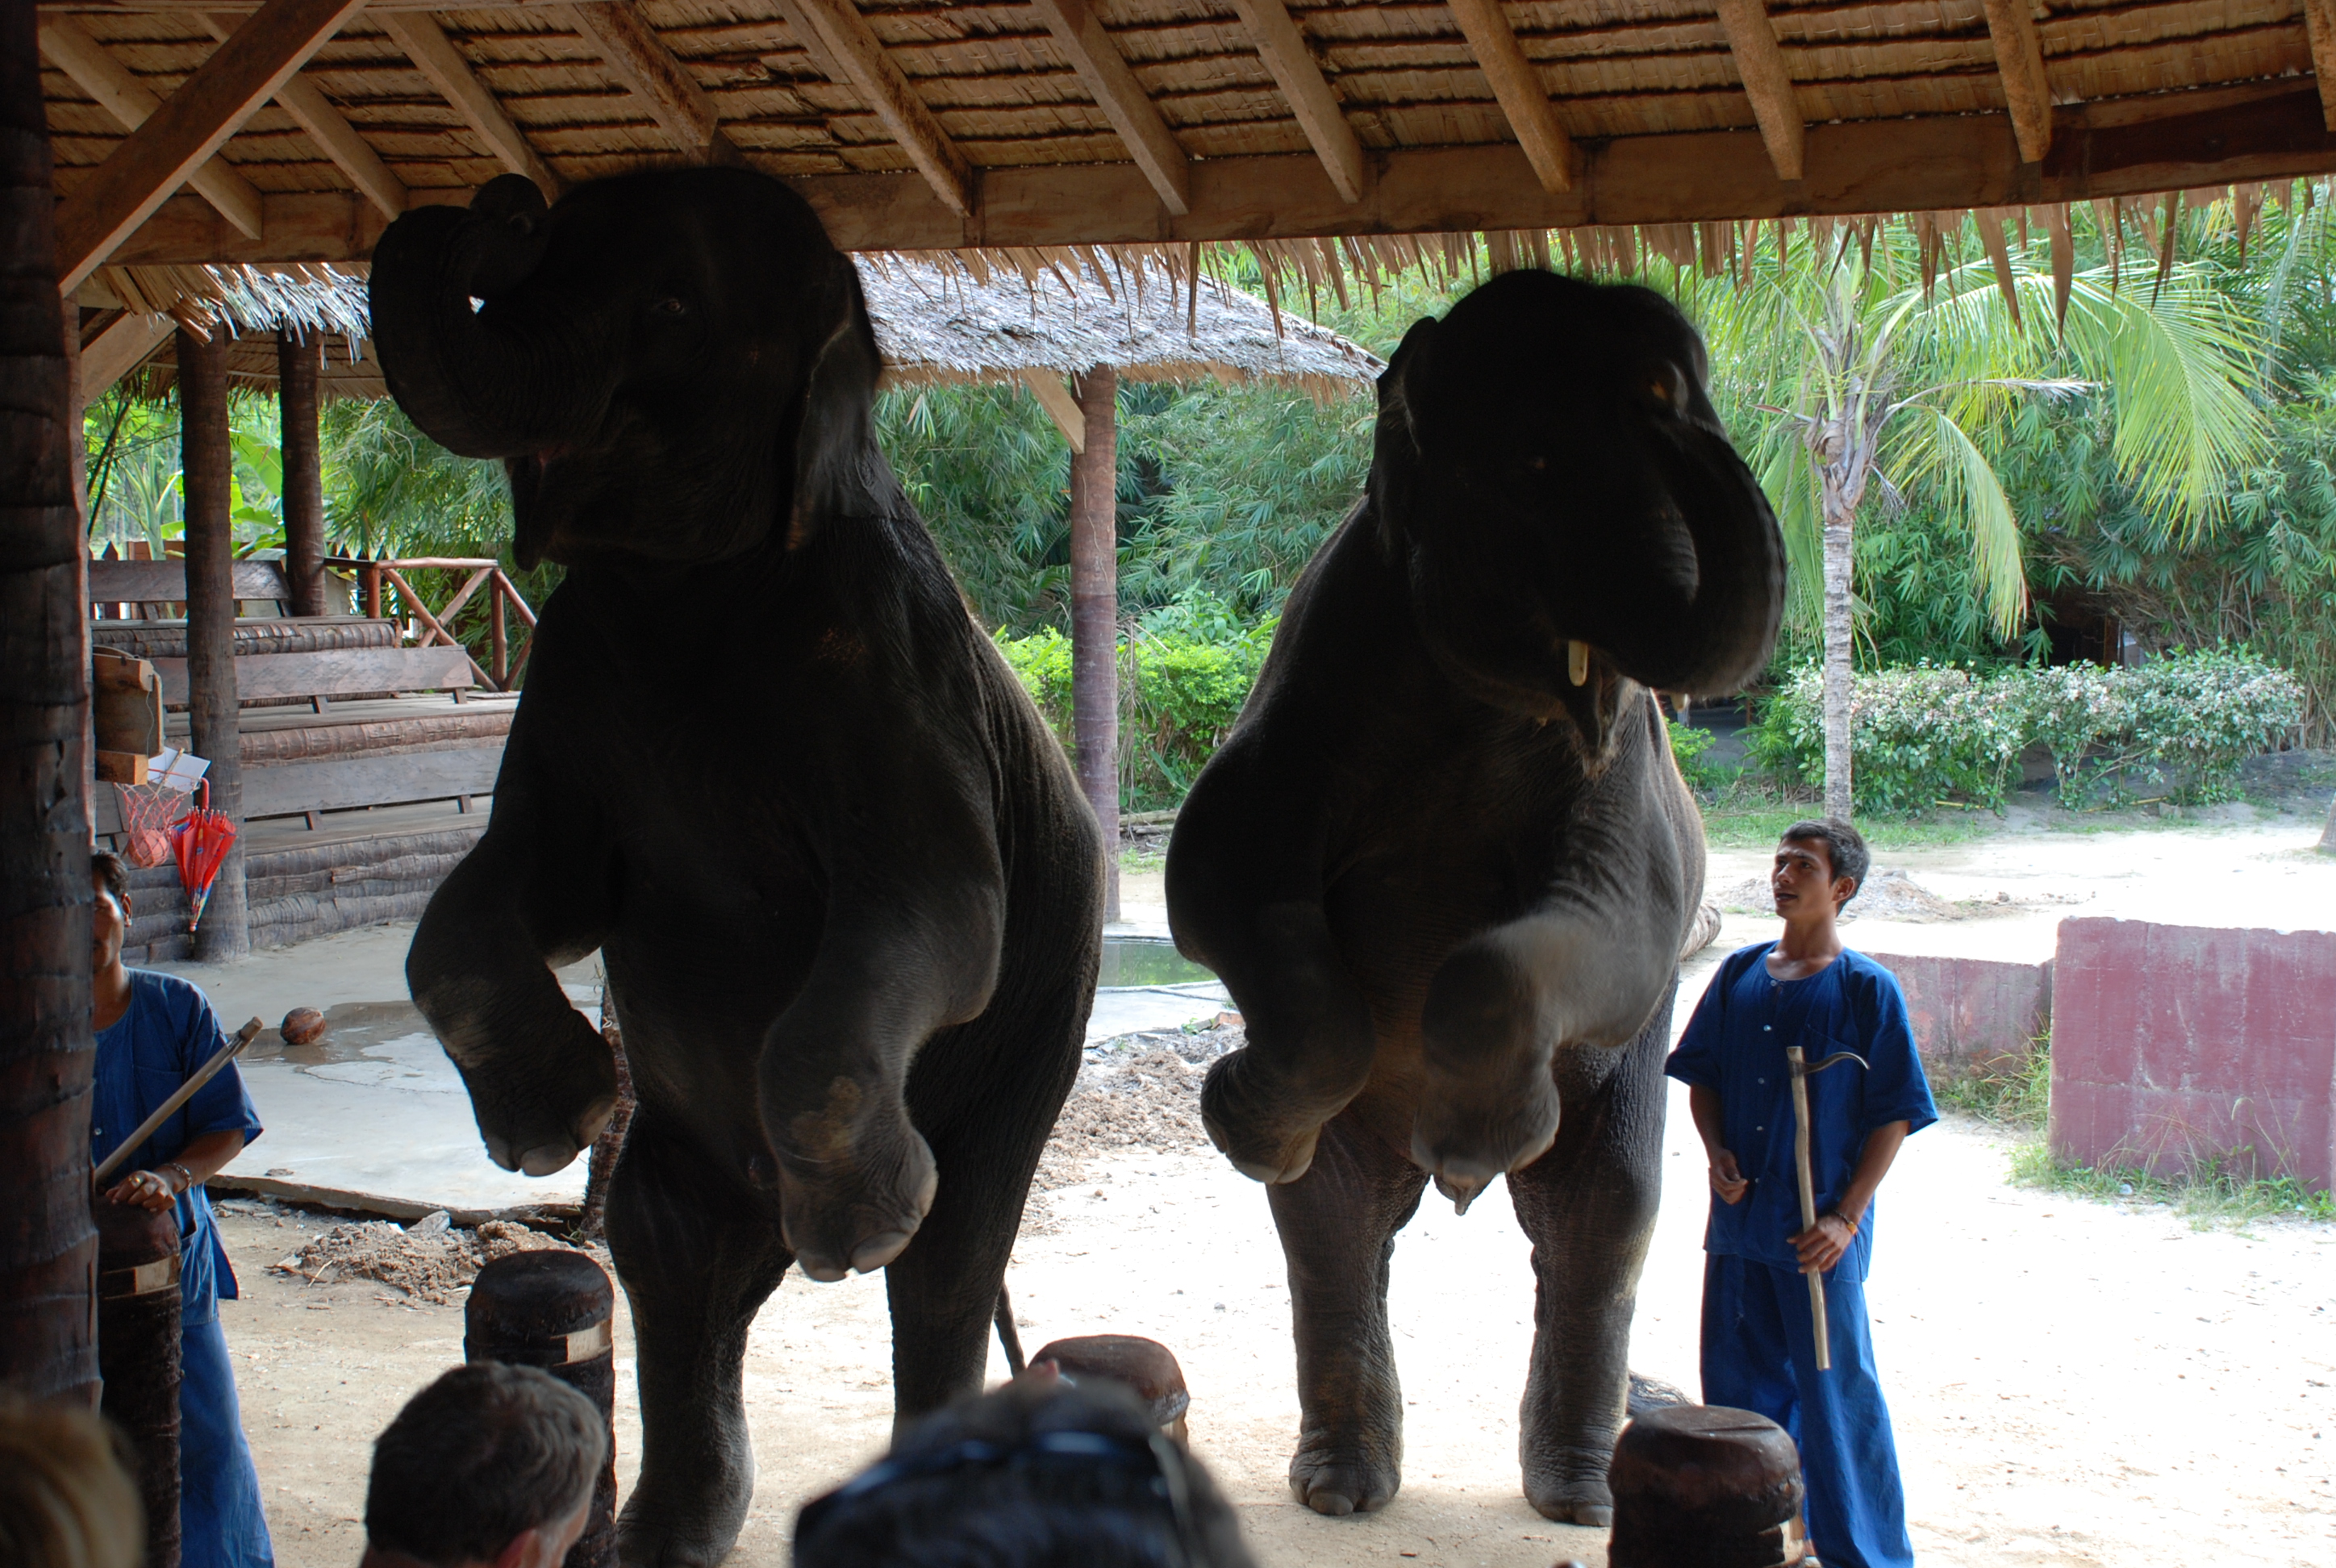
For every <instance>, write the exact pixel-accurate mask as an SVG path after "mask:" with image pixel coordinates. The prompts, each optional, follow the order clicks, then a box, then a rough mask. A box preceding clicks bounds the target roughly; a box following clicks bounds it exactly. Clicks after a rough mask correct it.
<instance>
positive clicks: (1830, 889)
mask: <svg viewBox="0 0 2336 1568" xmlns="http://www.w3.org/2000/svg"><path fill="white" fill-rule="evenodd" d="M1872 862H1873V856H1872V855H1870V854H1869V853H1867V852H1866V848H1865V840H1864V839H1863V838H1861V837H1860V836H1859V835H1858V832H1857V830H1856V829H1855V828H1854V827H1852V826H1850V825H1849V824H1848V823H1845V822H1844V821H1842V820H1841V819H1840V818H1839V817H1812V818H1810V819H1809V820H1807V821H1806V822H1797V823H1794V824H1793V825H1792V826H1791V827H1788V828H1786V830H1785V836H1784V837H1783V838H1782V839H1781V840H1779V841H1778V842H1777V844H1776V864H1775V865H1774V866H1773V867H1772V868H1771V869H1770V870H1769V872H1768V891H1770V892H1771V893H1773V894H1774V895H1775V896H1776V912H1777V913H1778V914H1780V915H1782V916H1783V917H1784V918H1785V922H1786V924H1787V925H1794V924H1800V925H1815V924H1819V923H1823V924H1826V925H1830V924H1832V923H1833V920H1834V918H1835V916H1837V915H1839V914H1840V913H1841V906H1842V905H1844V904H1845V903H1847V902H1849V901H1850V900H1852V899H1854V898H1855V897H1856V896H1857V890H1858V889H1859V888H1860V887H1861V886H1863V885H1864V881H1865V871H1866V867H1867V866H1868V865H1870V864H1871V863H1872Z"/></svg>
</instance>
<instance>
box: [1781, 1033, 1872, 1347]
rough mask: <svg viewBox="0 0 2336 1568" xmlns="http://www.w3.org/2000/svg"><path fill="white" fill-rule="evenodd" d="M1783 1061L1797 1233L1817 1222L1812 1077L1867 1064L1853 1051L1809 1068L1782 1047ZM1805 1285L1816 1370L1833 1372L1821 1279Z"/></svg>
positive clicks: (1796, 1051)
mask: <svg viewBox="0 0 2336 1568" xmlns="http://www.w3.org/2000/svg"><path fill="white" fill-rule="evenodd" d="M1785 1061H1786V1065H1787V1066H1790V1067H1791V1068H1792V1070H1793V1166H1794V1171H1795V1174H1796V1175H1798V1176H1799V1177H1800V1183H1801V1229H1802V1230H1804V1231H1806V1230H1810V1229H1812V1228H1814V1227H1815V1224H1816V1222H1817V1187H1816V1178H1815V1176H1814V1175H1813V1174H1811V1172H1810V1169H1809V1086H1808V1078H1809V1075H1810V1074H1812V1073H1822V1072H1824V1071H1825V1069H1826V1068H1827V1067H1833V1066H1840V1065H1841V1064H1842V1063H1844V1062H1855V1063H1856V1064H1857V1065H1858V1066H1861V1067H1869V1069H1870V1064H1869V1063H1868V1062H1867V1061H1866V1059H1865V1058H1864V1057H1861V1056H1859V1055H1858V1054H1857V1053H1856V1052H1855V1051H1835V1053H1834V1054H1833V1055H1832V1056H1829V1057H1826V1058H1825V1060H1823V1061H1821V1062H1818V1063H1816V1064H1815V1066H1812V1065H1810V1063H1809V1061H1808V1059H1807V1058H1806V1057H1804V1056H1803V1055H1802V1054H1801V1047H1798V1046H1786V1047H1785ZM1803 1278H1805V1279H1806V1280H1807V1281H1808V1282H1809V1315H1810V1317H1811V1318H1812V1319H1813V1320H1815V1322H1814V1327H1815V1338H1816V1346H1817V1370H1818V1371H1820V1372H1830V1371H1832V1370H1833V1344H1832V1341H1831V1339H1830V1338H1829V1336H1828V1335H1827V1334H1826V1332H1825V1275H1824V1274H1823V1273H1821V1272H1819V1271H1816V1270H1815V1269H1812V1270H1810V1271H1808V1272H1807V1273H1806V1275H1804V1276H1803Z"/></svg>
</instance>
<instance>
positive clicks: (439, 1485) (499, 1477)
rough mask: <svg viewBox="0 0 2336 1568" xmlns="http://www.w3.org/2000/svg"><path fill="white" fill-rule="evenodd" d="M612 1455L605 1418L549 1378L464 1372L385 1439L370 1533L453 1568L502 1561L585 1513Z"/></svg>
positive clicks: (421, 1399)
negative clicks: (536, 1533) (583, 1504)
mask: <svg viewBox="0 0 2336 1568" xmlns="http://www.w3.org/2000/svg"><path fill="white" fill-rule="evenodd" d="M607 1457H608V1428H607V1427H606V1425H605V1424H604V1423H603V1422H602V1420H601V1417H600V1412H599V1410H597V1409H595V1408H594V1407H593V1405H592V1401H591V1400H589V1399H588V1398H585V1397H584V1396H583V1395H581V1394H579V1393H578V1392H577V1391H576V1390H575V1389H573V1388H569V1386H568V1385H567V1384H565V1383H563V1382H561V1381H560V1379H559V1378H554V1377H553V1376H551V1374H550V1373H549V1372H540V1371H538V1370H536V1369H535V1368H532V1367H507V1366H504V1365H503V1364H502V1363H501V1362H499V1361H474V1362H472V1364H471V1365H469V1366H467V1367H457V1368H454V1369H453V1371H451V1372H449V1373H447V1374H446V1375H445V1376H444V1377H443V1378H439V1379H438V1380H437V1381H436V1382H435V1383H433V1384H431V1385H430V1387H428V1388H424V1389H423V1390H422V1392H420V1393H419V1394H416V1395H415V1396H414V1398H411V1399H409V1400H407V1401H406V1405H405V1408H404V1409H403V1410H400V1411H399V1412H398V1413H397V1419H396V1420H394V1421H392V1422H391V1423H390V1424H389V1429H388V1430H387V1431H385V1432H384V1433H383V1434H382V1435H381V1437H379V1438H377V1439H376V1440H375V1443H374V1446H373V1475H372V1478H371V1480H370V1481H369V1482H368V1484H367V1485H366V1487H365V1534H366V1536H367V1538H368V1539H369V1540H370V1541H371V1542H372V1544H374V1545H375V1546H381V1547H385V1548H387V1549H388V1550H390V1551H393V1552H402V1553H404V1554H405V1555H407V1556H409V1557H415V1558H419V1559H420V1560H421V1561H423V1562H424V1563H437V1564H440V1565H441V1568H454V1565H455V1564H457V1563H465V1562H470V1561H473V1560H475V1561H478V1562H482V1563H492V1562H493V1561H494V1560H495V1558H496V1556H497V1555H498V1554H500V1553H501V1551H502V1549H503V1548H504V1547H506V1546H508V1545H510V1544H511V1541H512V1539H513V1538H514V1537H515V1536H517V1535H518V1534H520V1533H521V1532H522V1531H526V1530H533V1529H536V1528H537V1527H539V1526H540V1525H545V1524H554V1523H556V1522H558V1521H560V1520H562V1519H565V1518H566V1517H568V1515H569V1514H571V1513H573V1512H574V1511H575V1508H576V1505H577V1504H578V1502H579V1500H581V1499H582V1498H583V1497H584V1496H585V1495H587V1494H588V1492H589V1489H590V1487H591V1485H592V1483H593V1480H594V1478H595V1477H596V1476H598V1475H599V1473H600V1466H601V1465H602V1463H603V1462H604V1461H605V1460H606V1459H607Z"/></svg>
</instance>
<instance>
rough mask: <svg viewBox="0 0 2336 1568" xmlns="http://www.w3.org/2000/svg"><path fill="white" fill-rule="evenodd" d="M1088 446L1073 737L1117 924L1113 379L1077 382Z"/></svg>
mask: <svg viewBox="0 0 2336 1568" xmlns="http://www.w3.org/2000/svg"><path fill="white" fill-rule="evenodd" d="M1078 397H1079V412H1080V413H1081V414H1083V415H1085V421H1086V434H1087V443H1086V446H1085V449H1084V450H1082V451H1081V452H1079V453H1077V455H1076V456H1075V457H1073V458H1072V459H1071V731H1072V738H1073V740H1074V741H1075V742H1076V747H1077V751H1078V765H1079V787H1080V788H1081V789H1083V790H1085V792H1086V797H1087V803H1088V804H1090V805H1092V806H1094V807H1095V821H1096V822H1097V823H1100V824H1101V826H1102V828H1103V851H1104V863H1105V866H1106V867H1108V868H1109V872H1108V875H1107V878H1106V880H1105V883H1104V912H1103V918H1104V919H1105V920H1117V919H1119V432H1118V426H1117V413H1118V402H1119V373H1118V372H1117V371H1115V370H1114V369H1113V368H1112V367H1111V366H1110V365H1101V366H1098V367H1097V368H1095V369H1094V370H1090V371H1088V372H1087V373H1086V374H1085V375H1082V376H1080V377H1079V384H1078Z"/></svg>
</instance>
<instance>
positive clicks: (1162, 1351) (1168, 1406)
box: [1030, 1334, 1192, 1443]
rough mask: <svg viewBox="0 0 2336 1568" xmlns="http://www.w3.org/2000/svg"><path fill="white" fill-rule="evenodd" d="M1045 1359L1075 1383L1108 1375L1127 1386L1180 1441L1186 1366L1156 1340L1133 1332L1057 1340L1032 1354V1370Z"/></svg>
mask: <svg viewBox="0 0 2336 1568" xmlns="http://www.w3.org/2000/svg"><path fill="white" fill-rule="evenodd" d="M1049 1362H1051V1363H1053V1365H1054V1367H1055V1369H1056V1371H1058V1372H1060V1373H1061V1374H1062V1375H1063V1376H1064V1377H1066V1378H1070V1379H1071V1380H1072V1381H1073V1382H1075V1383H1076V1382H1078V1381H1080V1380H1082V1379H1084V1378H1112V1379H1114V1381H1116V1382H1121V1383H1124V1384H1126V1385H1127V1386H1128V1387H1129V1388H1133V1389H1134V1390H1135V1397H1136V1398H1139V1399H1141V1400H1143V1401H1144V1404H1145V1405H1147V1406H1149V1407H1151V1410H1152V1422H1153V1425H1154V1426H1156V1427H1159V1428H1160V1430H1161V1431H1162V1432H1163V1433H1165V1434H1166V1435H1167V1436H1169V1437H1173V1438H1174V1439H1175V1440H1176V1441H1177V1442H1179V1443H1182V1442H1183V1440H1184V1412H1185V1411H1186V1410H1188V1409H1190V1408H1192V1395H1191V1394H1190V1393H1188V1392H1186V1391H1185V1388H1184V1368H1182V1367H1180V1366H1178V1365H1177V1364H1176V1357H1175V1355H1174V1353H1173V1352H1172V1351H1171V1350H1170V1349H1168V1347H1167V1346H1165V1345H1163V1344H1162V1343H1161V1342H1160V1341H1159V1340H1157V1339H1138V1338H1136V1337H1135V1336H1134V1335H1133V1334H1088V1335H1085V1337H1083V1338H1080V1339H1057V1340H1056V1341H1055V1342H1054V1343H1053V1344H1051V1345H1048V1346H1047V1347H1046V1349H1043V1350H1041V1351H1039V1352H1038V1353H1037V1355H1035V1356H1033V1357H1031V1358H1030V1366H1031V1368H1032V1369H1033V1370H1036V1369H1037V1368H1040V1367H1044V1366H1046V1365H1047V1364H1048V1363H1049Z"/></svg>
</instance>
